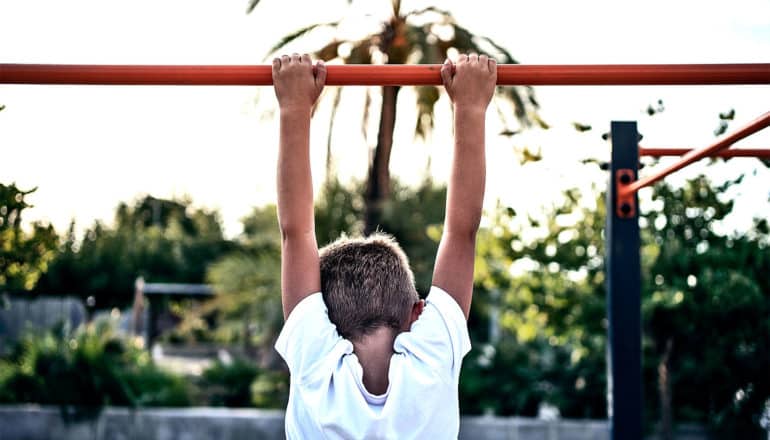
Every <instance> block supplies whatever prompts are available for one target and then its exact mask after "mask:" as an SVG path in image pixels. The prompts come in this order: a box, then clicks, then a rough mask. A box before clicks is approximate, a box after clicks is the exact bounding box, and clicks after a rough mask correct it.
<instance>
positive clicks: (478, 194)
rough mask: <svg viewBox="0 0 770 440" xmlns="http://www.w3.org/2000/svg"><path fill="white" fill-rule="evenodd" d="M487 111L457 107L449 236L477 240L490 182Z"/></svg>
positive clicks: (449, 188)
mask: <svg viewBox="0 0 770 440" xmlns="http://www.w3.org/2000/svg"><path fill="white" fill-rule="evenodd" d="M485 114H486V108H475V107H462V106H455V111H454V131H455V146H454V152H453V155H452V166H451V172H450V177H449V186H448V188H447V206H446V219H445V221H444V229H445V233H449V234H462V235H468V236H471V237H475V234H476V230H477V229H478V227H479V222H480V221H481V209H482V206H483V202H484V185H485V181H486V157H485V153H484V151H485V148H484V133H485V129H484V120H485Z"/></svg>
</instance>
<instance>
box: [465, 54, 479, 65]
mask: <svg viewBox="0 0 770 440" xmlns="http://www.w3.org/2000/svg"><path fill="white" fill-rule="evenodd" d="M468 62H469V63H472V64H475V63H478V62H479V54H477V53H475V52H473V53H471V54H470V55H468Z"/></svg>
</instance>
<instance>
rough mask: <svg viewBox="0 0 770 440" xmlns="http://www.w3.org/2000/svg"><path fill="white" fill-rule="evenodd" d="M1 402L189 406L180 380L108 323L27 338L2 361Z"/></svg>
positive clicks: (57, 330) (185, 386) (55, 331)
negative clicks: (114, 331)
mask: <svg viewBox="0 0 770 440" xmlns="http://www.w3.org/2000/svg"><path fill="white" fill-rule="evenodd" d="M0 402H2V403H26V402H30V403H40V404H51V405H60V406H63V407H70V406H71V407H101V406H105V405H118V406H185V405H189V403H190V391H189V389H188V386H187V385H186V383H185V382H184V380H182V378H180V377H176V376H173V375H171V374H169V373H166V372H164V371H162V370H160V369H158V368H157V367H156V366H155V365H154V364H153V363H152V361H151V359H150V355H149V353H148V352H147V351H145V350H142V349H141V348H139V347H136V346H134V345H132V344H131V343H128V342H127V341H125V340H122V339H120V338H118V337H117V336H116V335H115V334H114V333H113V331H112V328H111V326H110V324H109V323H108V322H98V323H96V324H91V325H89V326H87V327H83V328H81V329H79V330H78V331H76V332H75V333H74V334H68V332H66V331H64V330H63V328H59V329H56V330H54V331H49V332H45V333H30V334H27V335H26V336H25V337H24V338H23V339H22V340H21V341H20V342H19V343H18V344H17V346H16V347H15V348H14V349H13V350H12V353H11V355H10V356H8V357H6V358H3V359H2V360H0Z"/></svg>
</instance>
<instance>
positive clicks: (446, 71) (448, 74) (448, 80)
mask: <svg viewBox="0 0 770 440" xmlns="http://www.w3.org/2000/svg"><path fill="white" fill-rule="evenodd" d="M453 76H454V65H452V62H451V61H449V58H447V59H446V61H444V65H443V66H441V80H442V81H443V82H444V87H450V86H451V85H452V77H453Z"/></svg>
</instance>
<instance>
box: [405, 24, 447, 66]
mask: <svg viewBox="0 0 770 440" xmlns="http://www.w3.org/2000/svg"><path fill="white" fill-rule="evenodd" d="M406 35H407V38H408V39H409V42H410V43H411V45H412V47H417V48H418V49H419V51H420V58H419V59H418V60H417V63H418V64H441V63H443V62H444V60H445V59H446V49H447V48H446V46H440V45H439V44H437V43H438V42H439V39H438V38H436V43H430V42H429V39H430V38H429V37H430V36H431V35H432V33H431V32H430V25H425V26H412V25H408V27H407V30H406Z"/></svg>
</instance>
